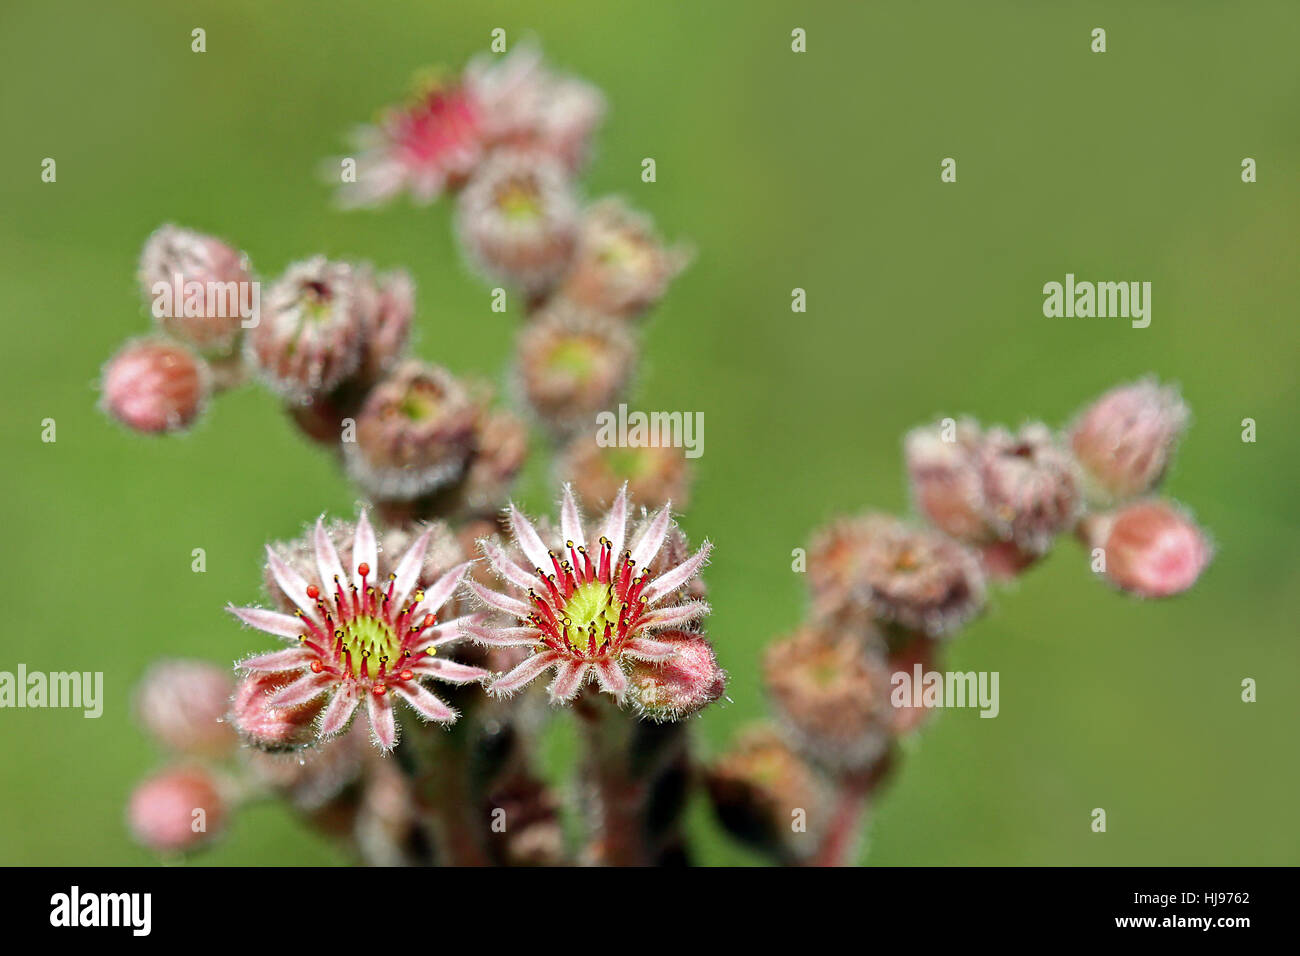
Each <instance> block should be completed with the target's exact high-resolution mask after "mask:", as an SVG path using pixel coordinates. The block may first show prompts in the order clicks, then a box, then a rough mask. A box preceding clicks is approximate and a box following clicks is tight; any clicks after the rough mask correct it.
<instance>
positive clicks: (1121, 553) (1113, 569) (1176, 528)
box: [1087, 501, 1211, 598]
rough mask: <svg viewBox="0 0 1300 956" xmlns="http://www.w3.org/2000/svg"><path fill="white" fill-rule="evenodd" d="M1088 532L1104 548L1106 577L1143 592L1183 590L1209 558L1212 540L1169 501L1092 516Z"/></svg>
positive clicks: (1161, 593) (1147, 594) (1159, 593)
mask: <svg viewBox="0 0 1300 956" xmlns="http://www.w3.org/2000/svg"><path fill="white" fill-rule="evenodd" d="M1087 533H1088V536H1089V538H1090V543H1091V544H1092V546H1093V547H1100V548H1102V549H1103V552H1104V555H1105V559H1106V577H1107V578H1108V579H1109V580H1110V581H1111V583H1113V584H1114V585H1115V586H1116V587H1118V588H1120V589H1121V590H1124V591H1127V592H1129V593H1130V594H1136V595H1137V596H1138V597H1148V598H1163V597H1171V596H1173V595H1175V594H1181V593H1182V592H1183V591H1186V590H1187V589H1188V588H1190V587H1191V586H1192V585H1193V584H1195V583H1196V580H1197V578H1199V577H1200V576H1201V572H1202V571H1204V570H1205V568H1206V566H1207V565H1208V564H1209V563H1210V557H1211V548H1210V544H1209V542H1208V541H1207V540H1206V538H1205V535H1204V534H1203V533H1202V532H1201V530H1200V528H1198V527H1197V526H1196V522H1194V521H1192V519H1191V518H1189V517H1188V516H1187V515H1186V514H1184V513H1183V512H1182V511H1180V510H1179V509H1178V508H1176V507H1174V506H1173V505H1171V504H1168V503H1167V502H1164V501H1141V502H1137V503H1135V504H1131V505H1128V506H1127V507H1124V508H1121V509H1120V510H1119V511H1117V512H1115V513H1114V514H1110V515H1103V516H1099V517H1096V518H1092V519H1090V520H1089V521H1088V523H1087Z"/></svg>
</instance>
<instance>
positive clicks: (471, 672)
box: [411, 654, 492, 684]
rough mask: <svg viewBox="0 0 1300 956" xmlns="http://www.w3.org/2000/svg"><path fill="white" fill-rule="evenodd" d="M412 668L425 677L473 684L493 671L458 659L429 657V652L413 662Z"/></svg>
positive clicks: (452, 682) (489, 675)
mask: <svg viewBox="0 0 1300 956" xmlns="http://www.w3.org/2000/svg"><path fill="white" fill-rule="evenodd" d="M411 670H413V671H414V672H415V673H417V674H422V675H424V676H425V677H436V678H438V680H442V681H446V682H447V683H448V684H473V683H476V682H478V681H481V680H483V678H485V677H491V676H492V672H491V671H488V670H484V669H483V668H481V667H473V666H471V665H470V664H460V663H457V662H456V661H443V660H439V659H438V658H436V657H429V656H428V655H427V654H426V655H425V656H424V659H423V660H421V661H418V662H417V663H415V664H412V665H411Z"/></svg>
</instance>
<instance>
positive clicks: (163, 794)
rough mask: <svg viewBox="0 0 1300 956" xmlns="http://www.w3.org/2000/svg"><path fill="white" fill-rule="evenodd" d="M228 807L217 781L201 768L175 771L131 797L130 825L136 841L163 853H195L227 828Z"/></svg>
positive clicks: (151, 781) (154, 779) (159, 776)
mask: <svg viewBox="0 0 1300 956" xmlns="http://www.w3.org/2000/svg"><path fill="white" fill-rule="evenodd" d="M226 815H227V811H226V803H225V800H224V799H223V798H222V796H221V792H220V790H219V788H218V786H217V783H216V781H215V780H213V779H212V777H211V776H210V775H209V774H208V773H207V772H206V771H204V770H202V769H200V768H197V767H174V768H172V769H169V770H164V771H163V772H161V773H159V774H157V775H155V776H153V777H150V778H148V779H147V780H145V781H143V782H142V783H141V784H140V785H139V786H137V787H136V789H135V792H134V793H132V794H131V802H130V805H129V807H128V809H127V821H128V823H129V825H130V828H131V833H132V835H133V836H134V837H135V839H136V840H137V841H138V842H140V843H141V844H143V845H144V846H146V847H148V848H149V849H151V850H155V851H157V852H160V853H177V852H181V851H183V850H192V849H195V848H196V847H198V846H200V845H201V844H202V843H204V842H205V841H207V840H209V839H211V838H212V837H214V836H215V835H216V834H217V833H218V832H219V831H220V830H221V828H222V826H223V825H224V824H225V821H226Z"/></svg>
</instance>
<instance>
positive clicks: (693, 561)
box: [645, 541, 713, 603]
mask: <svg viewBox="0 0 1300 956" xmlns="http://www.w3.org/2000/svg"><path fill="white" fill-rule="evenodd" d="M712 550H713V545H712V544H710V543H709V542H708V541H705V542H704V546H703V547H702V548H700V550H699V551H696V552H695V554H694V555H693V556H692V557H689V558H687V559H686V560H685V561H683V562H682V563H681V564H679V565H677V567H675V568H673V569H672V570H671V571H665V572H664V573H663V574H661V575H659V577H657V578H655V579H654V580H653V581H651V582H650V584H649V585H648V586H647V587H646V589H645V598H646V600H647V601H650V602H652V603H653V602H654V601H655V600H656V599H658V598H661V597H663V596H664V595H665V594H672V593H673V592H674V591H676V590H677V589H678V588H679V587H681V586H682V585H683V584H685V583H686V582H687V581H689V580H690V579H691V578H693V577H695V575H697V574H699V573H700V568H702V567H704V564H705V562H706V561H708V559H709V552H710V551H712Z"/></svg>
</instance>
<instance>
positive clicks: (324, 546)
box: [315, 518, 348, 596]
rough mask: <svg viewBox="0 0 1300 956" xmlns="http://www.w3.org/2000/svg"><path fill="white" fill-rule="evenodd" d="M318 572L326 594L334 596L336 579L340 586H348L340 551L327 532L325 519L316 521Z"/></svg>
mask: <svg viewBox="0 0 1300 956" xmlns="http://www.w3.org/2000/svg"><path fill="white" fill-rule="evenodd" d="M315 537H316V541H315V544H316V570H317V571H319V572H320V584H321V587H322V588H324V589H325V593H326V594H329V595H331V596H333V594H334V579H335V578H337V579H338V582H339V584H341V585H343V586H344V587H346V586H347V582H348V576H347V573H346V572H345V571H344V570H343V562H342V561H340V560H339V553H338V550H337V549H336V548H335V547H334V542H333V540H332V539H331V538H330V536H329V532H328V531H326V530H325V519H324V518H317V519H316V535H315Z"/></svg>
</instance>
